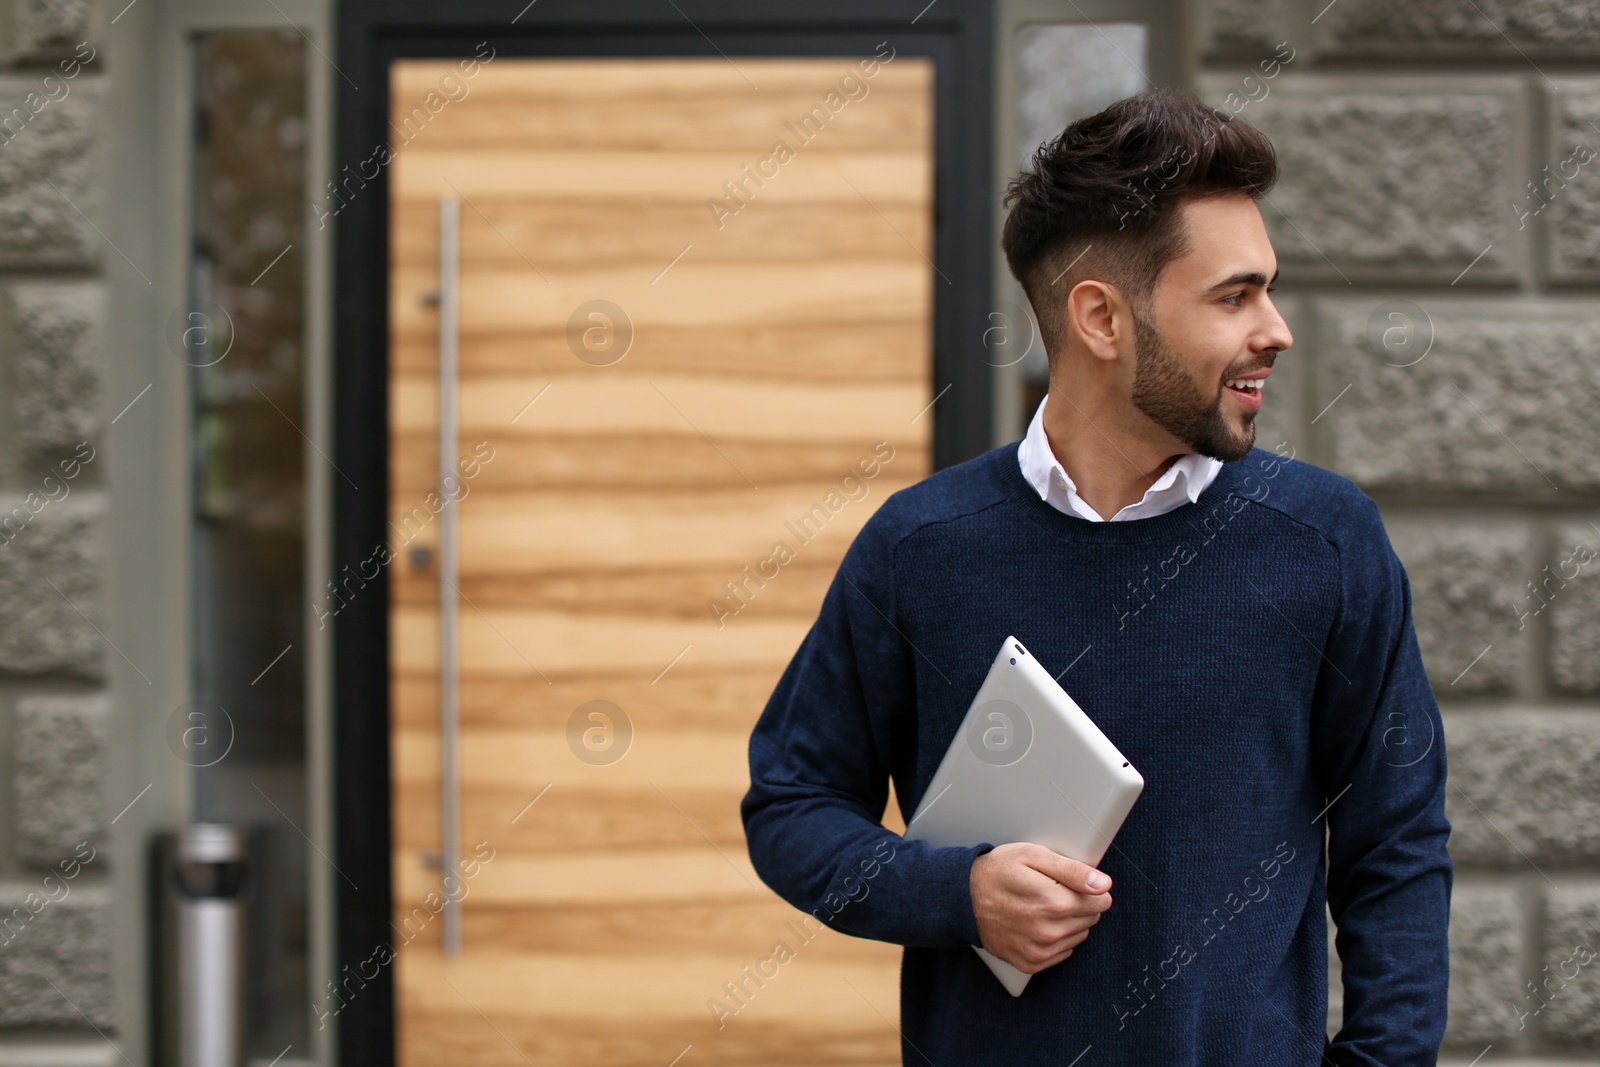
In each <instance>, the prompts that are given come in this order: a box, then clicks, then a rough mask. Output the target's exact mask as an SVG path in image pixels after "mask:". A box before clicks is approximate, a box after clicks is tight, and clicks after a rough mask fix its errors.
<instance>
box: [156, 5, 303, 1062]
mask: <svg viewBox="0 0 1600 1067" xmlns="http://www.w3.org/2000/svg"><path fill="white" fill-rule="evenodd" d="M304 53H305V39H304V38H303V37H301V36H300V34H298V33H297V32H295V31H294V30H288V29H286V30H283V31H276V30H273V31H257V30H250V31H228V32H217V33H210V34H205V35H202V36H199V37H198V38H197V39H196V42H195V52H194V55H195V97H196V99H195V106H196V113H195V124H194V139H195V140H194V167H195V171H194V179H195V180H194V190H195V193H194V203H193V212H194V242H195V243H194V249H193V254H192V260H191V266H192V271H191V277H190V286H191V288H190V306H189V308H188V309H187V321H186V327H187V328H186V330H185V331H184V332H183V334H182V336H183V338H184V340H183V342H182V345H181V348H180V350H181V351H183V352H184V353H185V357H184V358H185V360H186V362H188V363H189V364H190V365H191V366H192V367H193V371H192V376H193V395H194V412H193V462H194V469H193V475H194V502H195V513H194V543H195V556H194V559H195V563H194V566H195V571H194V588H195V597H196V601H195V605H194V609H195V611H194V620H195V632H194V649H195V663H194V669H195V675H194V686H195V707H196V711H198V712H200V713H202V714H204V715H205V716H206V718H204V719H199V720H195V721H196V722H197V723H201V724H203V725H204V727H205V728H206V730H207V734H208V735H209V736H208V738H207V742H208V744H209V745H210V748H209V750H201V751H196V750H191V752H192V755H191V756H190V758H189V759H188V760H187V762H189V763H191V765H193V766H194V767H195V771H194V774H195V783H194V784H195V790H194V795H195V813H194V814H195V817H196V818H197V819H201V820H207V821H216V822H227V823H235V824H240V825H244V826H248V827H250V828H251V829H252V831H253V839H254V841H255V845H254V847H253V851H252V855H251V861H252V865H251V871H252V878H251V893H252V896H251V900H250V905H249V907H250V920H251V933H250V937H251V942H250V959H249V967H248V970H249V999H250V1003H249V1007H248V1020H249V1035H248V1038H247V1048H248V1051H249V1054H250V1056H251V1058H252V1059H254V1058H258V1057H259V1058H263V1059H264V1060H271V1059H273V1058H274V1057H276V1056H278V1055H279V1054H281V1053H283V1052H284V1051H285V1050H286V1046H288V1045H290V1044H292V1045H293V1046H294V1047H295V1049H296V1050H297V1051H296V1053H295V1055H294V1056H293V1057H291V1058H299V1057H303V1056H305V1055H306V1054H307V1053H308V1052H309V1048H308V1045H309V1018H308V1014H307V1010H306V1005H307V1004H308V1003H310V1001H311V1000H312V997H311V995H310V989H309V988H308V985H307V981H308V980H307V969H306V960H307V951H306V950H307V929H306V922H307V913H306V861H307V857H306V852H307V848H308V846H307V844H306V839H305V838H304V837H303V836H302V835H301V833H300V830H301V829H304V828H306V827H307V824H308V817H307V811H306V783H305V678H304V673H303V672H304V659H303V653H304V650H305V636H304V633H303V627H304V620H305V614H304V595H303V588H302V581H303V574H304V557H305V546H304V538H303V532H302V531H303V522H304V513H305V512H304V509H305V491H304V485H303V479H302V473H301V471H302V468H301V463H302V459H303V449H304V444H303V439H302V437H301V435H300V431H299V429H298V426H300V425H302V424H303V423H304V417H303V415H302V408H303V404H304V391H303V386H302V373H303V362H304V338H305V306H304V277H303V273H302V272H303V268H304V260H303V256H302V254H301V253H302V252H303V249H304V241H303V238H302V236H301V234H302V231H303V228H304V225H305V216H304V210H305V204H306V203H307V196H306V187H305V186H306V181H305V151H306V93H305V77H304V59H305V55H304ZM202 751H203V752H204V754H201V753H202Z"/></svg>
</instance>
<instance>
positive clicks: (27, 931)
mask: <svg viewBox="0 0 1600 1067" xmlns="http://www.w3.org/2000/svg"><path fill="white" fill-rule="evenodd" d="M91 14H92V12H91V8H90V5H89V4H88V3H86V2H84V0H0V612H3V616H0V1065H11V1064H15V1065H24V1064H26V1065H29V1067H49V1065H65V1064H91V1063H92V1064H110V1063H113V1062H118V1056H117V1053H116V1050H115V1049H114V1048H113V1047H112V1046H111V1045H110V1044H109V1043H108V1041H107V1038H114V1037H115V1035H116V1034H117V1032H118V1019H117V1012H116V1010H115V1006H114V1000H115V998H114V996H113V982H112V972H113V967H112V956H113V953H112V945H113V941H112V939H113V937H114V932H113V929H112V923H111V911H110V905H111V900H112V892H113V888H112V881H111V869H110V849H109V848H108V847H107V846H108V838H109V834H110V823H111V821H112V819H113V817H114V816H115V815H116V812H114V811H112V810H110V808H111V800H110V798H108V797H107V795H106V788H105V783H106V780H107V777H108V767H109V761H110V758H111V755H110V751H109V746H108V736H109V729H110V715H111V698H110V694H109V692H108V690H107V689H106V688H105V687H106V683H107V658H106V657H107V656H108V655H112V654H114V653H112V652H111V650H110V649H109V647H108V645H107V643H106V640H105V638H104V636H103V631H104V629H105V628H106V618H105V610H106V606H105V597H104V584H105V566H104V558H105V556H104V554H105V547H106V545H105V542H106V538H107V537H108V536H110V532H109V531H108V529H107V524H106V522H105V513H106V483H105V478H104V475H105V470H104V467H105V463H104V460H103V459H100V458H99V455H98V451H97V446H98V445H99V444H100V435H101V434H102V432H103V426H102V416H101V381H102V377H103V368H104V360H105V347H106V336H105V335H106V321H105V318H106V315H105V293H104V283H103V280H102V277H101V268H100V257H101V255H102V252H101V249H102V247H103V246H102V242H101V241H100V240H99V238H98V236H97V234H96V232H95V229H96V228H95V224H94V223H93V222H92V221H91V220H93V219H97V218H101V212H102V211H103V195H104V192H105V188H106V182H107V180H108V179H107V175H106V174H105V168H104V164H103V156H102V150H103V146H104V143H105V137H104V125H103V124H104V119H105V103H104V100H105V91H106V88H107V79H106V77H105V72H104V68H105V58H104V56H103V55H102V54H101V53H100V51H99V50H97V49H96V48H95V45H96V44H97V43H100V42H97V41H96V40H94V37H95V34H94V32H93V31H92V30H91V28H90V16H91ZM97 1031H98V1033H97Z"/></svg>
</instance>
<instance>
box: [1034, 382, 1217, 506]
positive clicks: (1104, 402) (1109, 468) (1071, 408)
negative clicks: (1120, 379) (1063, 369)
mask: <svg viewBox="0 0 1600 1067" xmlns="http://www.w3.org/2000/svg"><path fill="white" fill-rule="evenodd" d="M1089 392H1090V393H1095V392H1096V391H1095V390H1093V389H1091V390H1089ZM1123 408H1131V405H1129V404H1128V403H1127V402H1126V401H1122V400H1120V399H1119V398H1117V397H1114V396H1112V395H1110V394H1109V393H1106V394H1105V395H1078V396H1072V395H1069V394H1068V393H1067V392H1066V391H1065V390H1064V389H1063V388H1062V387H1061V386H1060V385H1059V384H1057V383H1055V382H1052V383H1051V384H1050V393H1049V399H1048V400H1047V401H1046V402H1045V406H1044V432H1045V437H1046V438H1048V439H1049V442H1050V451H1051V452H1053V453H1054V454H1055V457H1056V461H1057V462H1059V463H1060V464H1061V466H1062V467H1063V468H1064V469H1065V470H1066V472H1067V476H1068V477H1070V478H1071V479H1072V484H1073V485H1074V486H1075V487H1076V489H1077V493H1078V495H1079V496H1080V497H1082V498H1083V500H1084V502H1085V503H1087V504H1088V505H1089V506H1090V507H1091V508H1093V509H1094V510H1095V514H1097V515H1099V516H1100V517H1101V518H1104V519H1110V518H1111V517H1112V516H1113V515H1115V514H1116V513H1117V512H1119V511H1121V510H1122V509H1123V508H1125V507H1127V506H1128V505H1129V504H1136V503H1138V502H1139V501H1140V500H1142V499H1144V494H1145V490H1147V489H1149V488H1150V486H1151V485H1153V484H1154V483H1155V481H1156V479H1157V478H1160V477H1161V475H1162V474H1164V473H1165V472H1166V470H1167V468H1168V467H1170V466H1172V464H1173V463H1175V462H1177V460H1178V457H1180V456H1182V455H1184V454H1185V453H1186V452H1187V451H1189V450H1188V449H1185V448H1183V447H1182V446H1181V445H1179V444H1177V442H1175V441H1172V440H1170V439H1168V440H1165V441H1163V440H1159V439H1152V438H1151V436H1150V434H1149V432H1148V424H1149V420H1148V419H1146V418H1145V417H1144V415H1143V413H1142V412H1139V411H1137V410H1131V411H1124V410H1122V409H1123ZM1135 420H1139V421H1143V422H1144V423H1145V424H1146V425H1145V427H1142V428H1136V427H1135V426H1134V425H1133V424H1134V422H1135ZM1139 429H1143V430H1144V432H1138V430H1139ZM1163 436H1165V435H1163Z"/></svg>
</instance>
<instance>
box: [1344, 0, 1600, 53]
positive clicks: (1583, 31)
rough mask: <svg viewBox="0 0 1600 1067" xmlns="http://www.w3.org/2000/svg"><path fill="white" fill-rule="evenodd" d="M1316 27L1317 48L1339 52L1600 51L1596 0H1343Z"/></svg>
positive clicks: (1599, 17) (1598, 17)
mask: <svg viewBox="0 0 1600 1067" xmlns="http://www.w3.org/2000/svg"><path fill="white" fill-rule="evenodd" d="M1315 6H1317V7H1321V4H1317V5H1315ZM1317 29H1318V31H1319V34H1318V40H1317V46H1318V50H1319V51H1327V52H1330V53H1335V54H1338V53H1359V54H1372V55H1389V56H1394V57H1396V58H1400V57H1410V56H1414V55H1416V53H1417V52H1418V51H1426V52H1438V53H1445V54H1449V55H1479V54H1481V55H1486V56H1502V55H1505V56H1517V55H1518V54H1519V52H1520V53H1523V54H1527V53H1530V52H1531V53H1533V54H1540V53H1544V54H1556V55H1572V54H1594V53H1596V52H1600V8H1597V7H1596V6H1595V5H1594V3H1592V2H1591V0H1473V2H1472V3H1461V2H1459V0H1406V3H1404V4H1396V3H1393V2H1392V0H1339V2H1338V3H1336V4H1332V5H1330V6H1329V7H1328V9H1327V11H1326V12H1325V13H1324V14H1323V16H1322V17H1321V18H1318V19H1317Z"/></svg>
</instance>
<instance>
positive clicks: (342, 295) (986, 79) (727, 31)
mask: <svg viewBox="0 0 1600 1067" xmlns="http://www.w3.org/2000/svg"><path fill="white" fill-rule="evenodd" d="M991 3H992V0H943V2H942V3H927V2H926V0H811V2H808V3H806V4H780V3H777V2H767V3H761V2H759V0H670V2H669V0H582V2H560V0H546V2H545V3H532V4H528V3H526V0H450V2H449V3H440V2H439V0H340V3H339V8H338V16H337V24H338V29H337V32H338V50H337V59H336V61H335V65H336V66H337V68H338V74H337V75H336V76H335V77H334V79H333V83H334V85H335V86H336V87H337V89H338V105H337V107H338V113H337V121H336V133H335V146H334V147H335V164H334V167H333V168H332V169H333V171H334V173H335V175H336V176H338V175H340V174H341V173H342V171H341V168H342V166H343V165H344V164H349V165H350V167H351V168H352V172H353V170H354V168H355V166H356V164H357V163H358V162H359V161H361V160H365V159H367V158H368V156H369V155H371V153H372V151H373V149H374V147H375V146H376V145H377V144H378V143H379V142H383V141H388V139H389V136H390V135H389V129H388V111H389V104H390V100H389V91H388V68H389V64H390V63H391V62H392V61H393V60H396V59H401V58H414V57H417V58H425V57H438V58H449V57H457V56H460V57H467V56H470V55H472V53H473V49H474V48H475V47H476V46H477V44H478V42H480V41H485V40H487V41H488V42H489V43H490V44H491V45H492V47H494V49H495V50H496V53H495V54H496V56H497V57H498V56H518V57H538V56H580V55H590V56H659V55H675V56H703V57H708V58H716V57H717V56H719V54H720V55H727V56H739V55H746V56H749V55H772V56H784V55H789V56H797V55H839V56H847V57H848V56H857V57H867V56H870V55H872V54H873V52H874V50H875V49H876V48H877V46H878V43H879V42H881V41H885V40H887V41H889V42H890V44H891V45H892V46H893V47H894V48H895V50H896V54H897V55H913V56H927V57H930V58H931V59H932V60H933V62H934V66H935V75H934V82H935V86H934V94H935V103H934V109H935V110H934V123H935V127H934V159H935V199H934V220H935V221H934V248H933V255H932V259H933V262H934V264H935V266H936V268H937V273H936V274H935V275H934V283H933V285H934V300H933V309H934V329H933V349H934V382H933V386H934V388H933V391H934V393H935V394H936V395H938V397H939V399H938V400H937V401H936V403H935V404H934V406H933V409H932V411H931V412H930V416H931V417H932V418H933V464H934V467H935V468H936V469H938V468H943V467H947V466H950V465H952V464H954V463H958V462H961V461H963V460H966V459H969V458H971V457H973V456H976V455H979V454H981V453H983V452H985V451H987V450H988V449H989V448H990V447H991V420H992V415H991V410H992V405H991V402H990V378H989V373H988V371H989V368H988V365H987V364H986V362H985V360H984V352H985V349H984V347H983V344H982V337H983V331H984V330H985V329H986V328H987V327H988V326H989V322H988V319H987V312H988V310H989V302H990V297H989V293H990V285H991V279H992V274H991V268H992V263H993V258H992V257H993V254H994V245H995V239H994V235H993V232H992V231H993V224H992V217H993V215H994V206H993V203H992V198H993V196H994V195H995V193H994V186H993V182H992V159H993V154H994V153H993V150H992V144H991V141H990V133H989V130H990V125H991V122H992V115H993V109H992V104H993V72H992V69H991V68H992V65H993V61H992V58H991V57H992V49H993V41H992V34H993V29H992V27H993V10H992V7H991ZM713 42H714V43H713ZM388 219H389V196H388V171H387V169H386V168H385V169H383V170H382V171H381V172H380V173H379V175H378V177H377V178H376V179H371V180H368V181H367V182H366V185H365V187H363V188H362V189H361V190H360V192H359V194H358V195H355V196H353V197H351V198H350V199H349V200H348V201H347V202H346V203H345V204H344V206H343V207H342V208H341V209H340V211H339V212H338V215H337V216H336V217H335V218H333V219H332V220H331V221H332V225H334V226H335V236H334V249H335V252H334V255H335V260H334V262H335V271H334V285H335V305H334V306H335V320H334V360H333V366H334V382H333V393H334V457H333V458H334V462H335V463H336V464H337V465H338V468H339V469H340V471H342V472H343V474H344V475H345V477H342V478H338V479H335V480H334V483H333V491H334V499H333V509H332V510H333V522H334V530H333V552H334V556H333V570H334V572H335V573H338V570H339V568H340V566H341V565H342V564H349V565H350V566H352V567H354V566H355V565H356V563H357V562H358V561H361V560H365V559H366V558H367V557H368V556H369V555H371V553H372V552H373V550H374V547H375V546H377V545H379V544H383V543H386V542H387V540H388V527H387V516H388V452H389V448H388V443H389V424H388V371H387V368H388V347H389V345H388V330H387V323H388V272H387V263H388V252H389V241H388ZM941 275H942V277H941ZM945 278H948V279H949V282H948V283H946V282H945V281H944V279H945ZM347 479H348V480H347ZM352 484H353V485H357V486H360V489H355V488H352ZM388 614H389V589H388V578H387V570H384V571H382V572H380V574H379V575H378V577H377V578H376V579H374V580H373V581H371V582H369V583H367V585H366V586H365V587H364V588H363V589H362V590H361V592H360V595H359V596H355V597H352V598H351V599H350V600H349V602H348V603H347V604H346V606H345V607H344V608H343V609H342V610H341V611H340V612H339V613H338V615H337V616H335V617H334V619H333V627H334V635H333V646H334V655H333V664H334V682H333V688H334V692H333V702H334V704H333V706H334V716H333V717H334V739H333V743H334V753H333V767H334V783H333V798H334V824H335V833H336V841H335V844H334V849H333V855H334V859H335V862H336V864H337V866H338V868H339V871H340V872H341V877H340V878H337V879H335V882H334V884H335V887H336V890H337V896H336V898H335V901H334V915H335V951H336V953H337V956H336V958H335V960H334V961H333V968H332V969H333V972H334V975H335V981H336V982H338V981H339V980H341V979H344V980H347V981H349V986H348V991H349V995H345V994H344V993H341V995H340V998H341V1000H342V1001H343V1007H342V1008H340V1010H339V1012H338V1014H337V1016H335V1017H333V1018H334V1020H335V1022H336V1025H337V1027H338V1039H337V1047H338V1055H339V1059H340V1062H341V1063H342V1064H343V1065H344V1067H355V1065H358V1064H362V1065H364V1064H375V1065H381V1067H389V1065H392V1064H393V1063H394V1062H395V1025H394V1024H395V1015H394V988H393V968H392V967H382V968H380V969H379V970H378V973H377V974H376V976H369V972H370V965H368V966H367V968H366V970H362V971H361V972H360V973H359V974H358V965H361V964H363V962H364V961H367V960H368V959H370V958H371V957H372V956H373V953H374V949H375V948H376V947H377V946H378V945H380V944H385V943H389V942H390V940H391V935H392V930H391V927H390V917H391V916H390V907H391V888H392V883H391V871H390V823H389V819H390V781H389V629H388ZM347 965H348V968H349V969H348V970H346V966H347ZM351 976H355V978H354V979H352V978H351ZM357 982H360V983H362V984H360V985H357ZM343 988H346V987H343V986H341V989H343ZM314 996H315V997H316V999H317V1002H318V1003H323V1004H324V1007H325V1008H332V1007H335V1006H337V1005H335V1004H333V1003H332V1002H328V1003H324V998H325V996H326V991H325V990H316V991H314Z"/></svg>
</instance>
